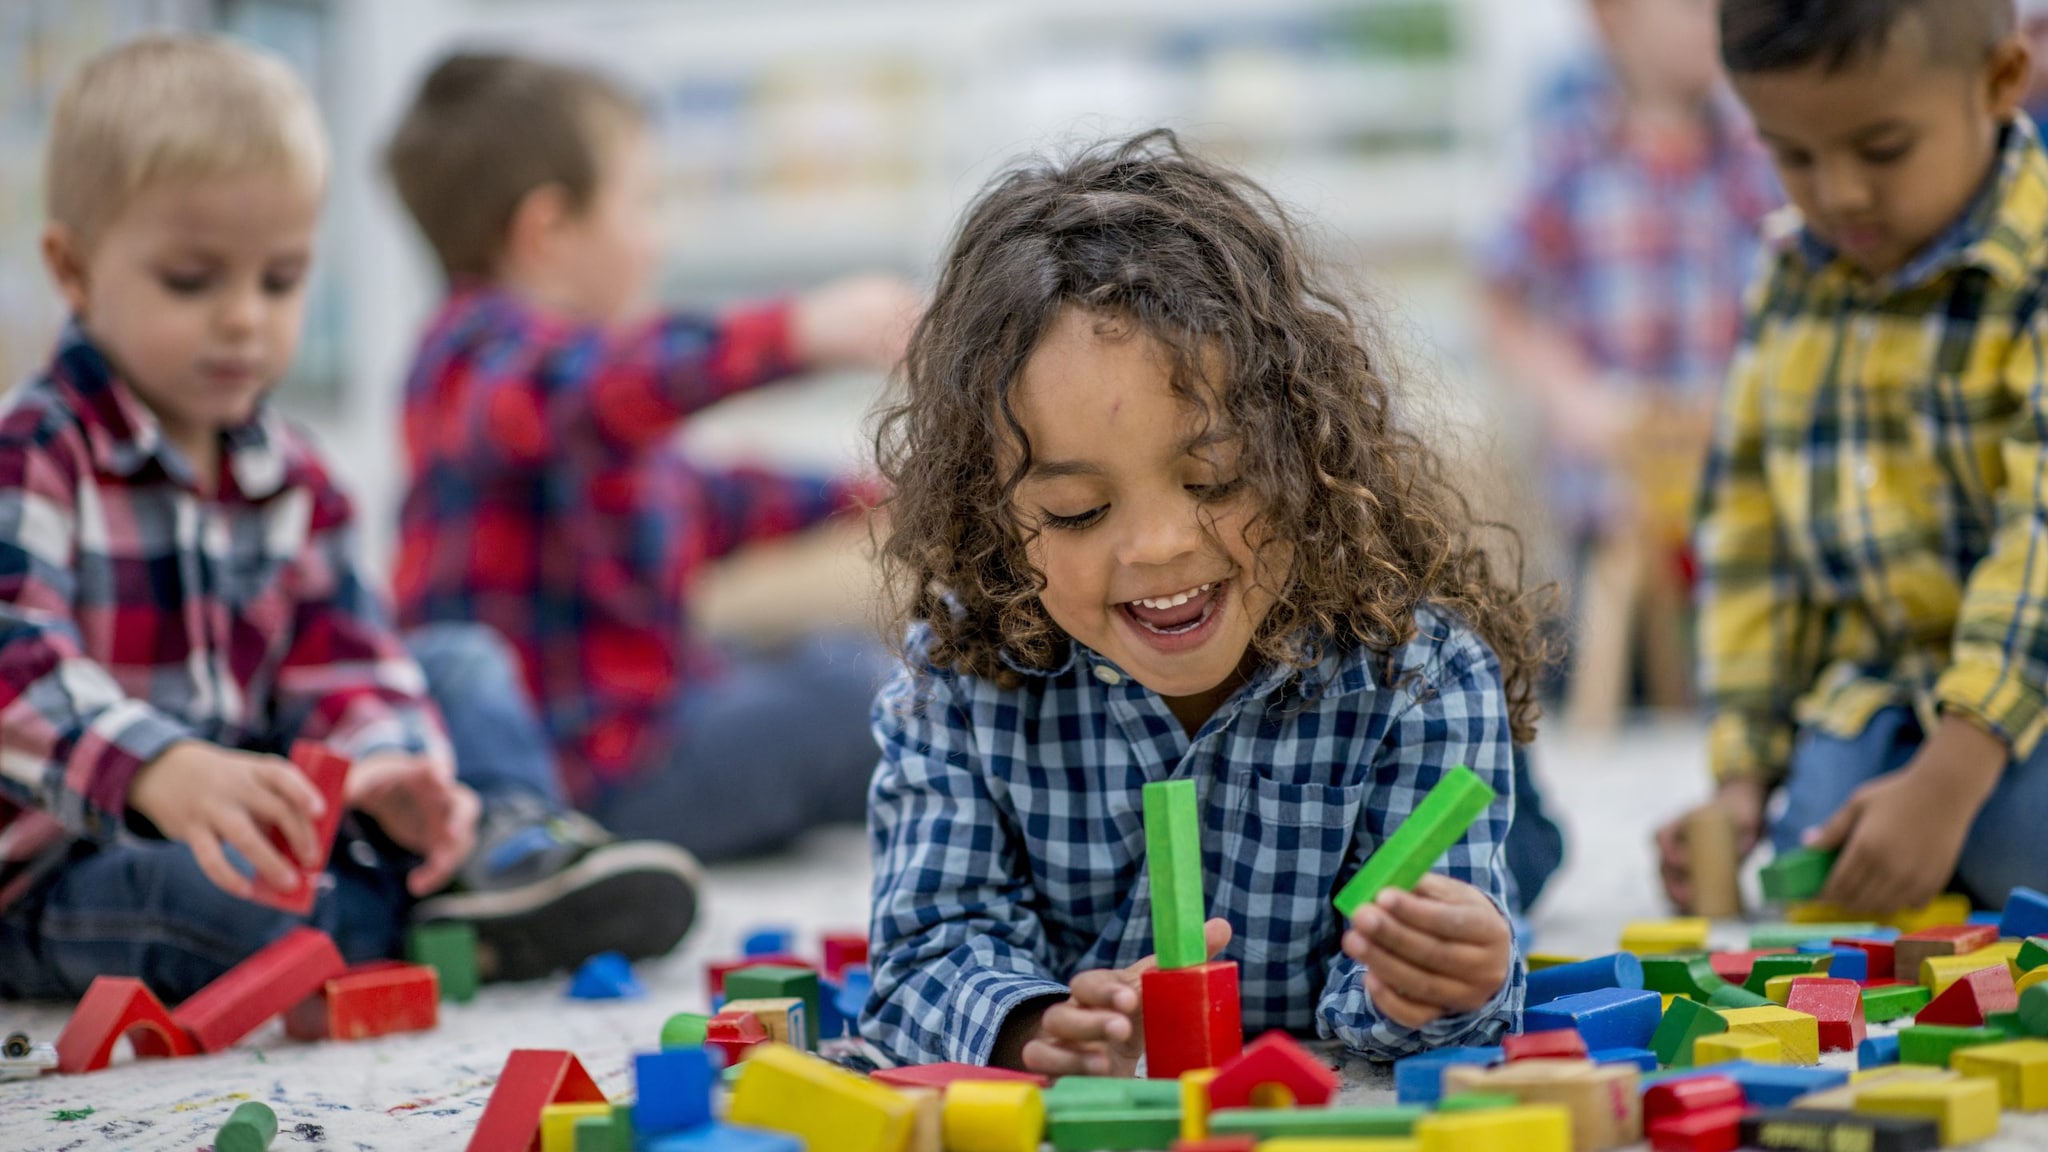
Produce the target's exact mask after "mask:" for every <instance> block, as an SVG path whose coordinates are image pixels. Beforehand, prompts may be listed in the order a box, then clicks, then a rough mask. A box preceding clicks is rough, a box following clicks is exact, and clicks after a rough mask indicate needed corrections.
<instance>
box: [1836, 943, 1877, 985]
mask: <svg viewBox="0 0 2048 1152" xmlns="http://www.w3.org/2000/svg"><path fill="white" fill-rule="evenodd" d="M1828 951H1830V952H1832V953H1834V954H1835V959H1834V961H1833V962H1832V963H1830V964H1829V965H1828V977H1829V978H1830V979H1833V980H1854V981H1856V982H1857V983H1858V984H1861V983H1862V982H1863V981H1865V980H1868V979H1869V978H1870V953H1868V952H1865V951H1864V950H1863V949H1861V948H1830V949H1828Z"/></svg>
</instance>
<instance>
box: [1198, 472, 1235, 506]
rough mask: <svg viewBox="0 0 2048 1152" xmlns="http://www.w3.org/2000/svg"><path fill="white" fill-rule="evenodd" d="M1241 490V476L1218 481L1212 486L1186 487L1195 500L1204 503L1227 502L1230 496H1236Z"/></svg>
mask: <svg viewBox="0 0 2048 1152" xmlns="http://www.w3.org/2000/svg"><path fill="white" fill-rule="evenodd" d="M1243 488H1244V477H1242V476H1233V477H1231V478H1230V479H1228V480H1219V481H1217V482H1216V483H1214V484H1190V485H1188V491H1190V492H1192V493H1194V494H1195V499H1197V500H1205V501H1216V500H1228V499H1230V498H1231V497H1232V496H1235V495H1237V494H1238V492H1240V491H1242V490H1243Z"/></svg>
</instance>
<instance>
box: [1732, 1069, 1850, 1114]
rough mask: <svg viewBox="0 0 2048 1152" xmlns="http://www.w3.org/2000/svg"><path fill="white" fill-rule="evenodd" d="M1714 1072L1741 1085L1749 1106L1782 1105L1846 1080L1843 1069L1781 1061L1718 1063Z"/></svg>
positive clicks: (1743, 1095) (1825, 1089)
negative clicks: (1794, 1064) (1794, 1065)
mask: <svg viewBox="0 0 2048 1152" xmlns="http://www.w3.org/2000/svg"><path fill="white" fill-rule="evenodd" d="M1714 1070H1715V1071H1717V1072H1719V1073H1721V1074H1722V1075H1724V1076H1726V1077H1728V1078H1729V1079H1730V1080H1733V1081H1735V1082H1736V1083H1737V1084H1739V1085H1741V1086H1742V1098H1743V1099H1744V1100H1747V1101H1748V1102H1749V1106H1750V1107H1752V1108H1783V1107H1786V1106H1788V1105H1790V1104H1791V1103H1792V1102H1793V1101H1794V1100H1797V1099H1799V1098H1800V1097H1801V1096H1806V1095H1809V1094H1811V1093H1814V1092H1825V1091H1827V1090H1828V1089H1830V1088H1836V1087H1840V1086H1841V1085H1843V1084H1847V1083H1848V1082H1849V1072H1848V1069H1846V1068H1819V1067H1806V1068H1798V1067H1792V1066H1790V1065H1782V1064H1717V1065H1715V1068H1714Z"/></svg>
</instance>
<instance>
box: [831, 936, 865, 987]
mask: <svg viewBox="0 0 2048 1152" xmlns="http://www.w3.org/2000/svg"><path fill="white" fill-rule="evenodd" d="M819 952H820V954H821V955H822V956H823V957H824V960H825V978H826V979H827V980H837V979H839V977H840V975H841V974H843V973H844V972H845V971H846V966H847V965H848V964H865V963H867V962H868V938H867V937H866V936H860V935H855V934H854V933H852V932H834V933H832V934H830V935H828V936H826V937H825V939H824V940H823V941H822V942H821V943H820V945H819Z"/></svg>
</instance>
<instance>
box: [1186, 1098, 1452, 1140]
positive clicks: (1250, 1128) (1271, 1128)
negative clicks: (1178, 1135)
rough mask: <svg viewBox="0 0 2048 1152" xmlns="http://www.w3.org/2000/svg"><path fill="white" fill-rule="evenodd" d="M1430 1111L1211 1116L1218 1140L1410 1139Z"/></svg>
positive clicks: (1224, 1112) (1266, 1111)
mask: <svg viewBox="0 0 2048 1152" xmlns="http://www.w3.org/2000/svg"><path fill="white" fill-rule="evenodd" d="M1428 1114H1429V1109H1427V1108H1416V1107H1408V1106H1400V1107H1389V1108H1224V1109H1221V1110H1220V1111H1216V1112H1211V1113H1210V1114H1209V1131H1210V1133H1211V1134H1213V1135H1217V1136H1256V1137H1258V1138H1259V1139H1261V1140H1271V1139H1275V1138H1277V1137H1281V1136H1407V1135H1409V1134H1411V1133H1413V1132H1414V1131H1415V1122H1416V1121H1417V1120H1420V1119H1421V1118H1422V1117H1424V1116H1427V1115H1428Z"/></svg>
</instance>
